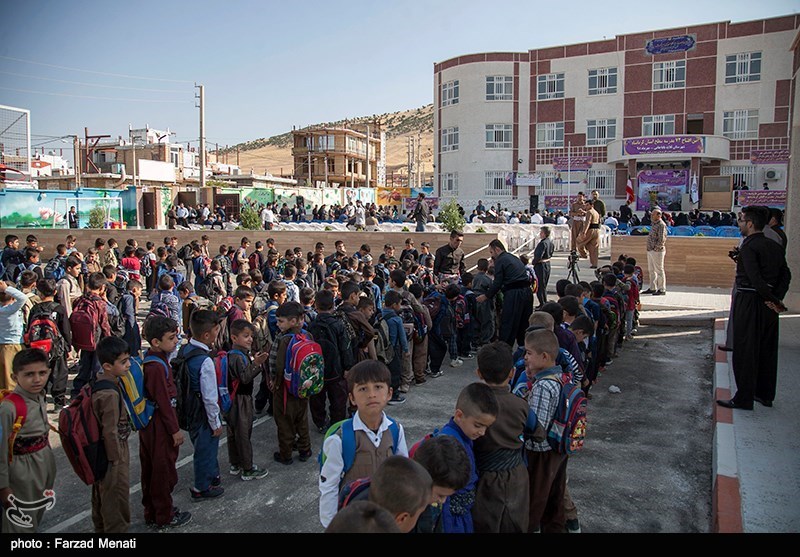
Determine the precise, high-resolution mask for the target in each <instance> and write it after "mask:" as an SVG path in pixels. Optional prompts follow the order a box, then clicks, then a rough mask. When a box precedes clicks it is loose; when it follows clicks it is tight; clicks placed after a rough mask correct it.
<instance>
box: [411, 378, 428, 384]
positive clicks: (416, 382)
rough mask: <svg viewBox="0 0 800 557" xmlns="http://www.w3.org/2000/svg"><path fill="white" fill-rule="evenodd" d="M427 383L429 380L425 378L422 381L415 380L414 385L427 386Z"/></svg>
mask: <svg viewBox="0 0 800 557" xmlns="http://www.w3.org/2000/svg"><path fill="white" fill-rule="evenodd" d="M427 382H428V380H427V379H425V378H424V377H423V378H422V379H415V380H414V384H415V385H424V384H425V383H427Z"/></svg>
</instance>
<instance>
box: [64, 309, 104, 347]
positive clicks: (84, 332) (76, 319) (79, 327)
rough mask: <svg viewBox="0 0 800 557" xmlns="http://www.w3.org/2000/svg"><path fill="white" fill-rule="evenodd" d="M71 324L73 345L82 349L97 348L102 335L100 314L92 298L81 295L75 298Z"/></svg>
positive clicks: (70, 317) (70, 318)
mask: <svg viewBox="0 0 800 557" xmlns="http://www.w3.org/2000/svg"><path fill="white" fill-rule="evenodd" d="M69 326H70V328H71V329H72V346H74V347H75V348H78V349H80V350H88V351H94V350H95V347H96V346H97V341H98V340H99V338H98V337H99V336H100V315H99V311H98V309H97V306H96V305H95V304H94V302H93V301H92V300H91V299H89V298H87V297H86V296H81V297H80V298H78V299H77V300H75V305H74V306H73V307H72V314H70V316H69Z"/></svg>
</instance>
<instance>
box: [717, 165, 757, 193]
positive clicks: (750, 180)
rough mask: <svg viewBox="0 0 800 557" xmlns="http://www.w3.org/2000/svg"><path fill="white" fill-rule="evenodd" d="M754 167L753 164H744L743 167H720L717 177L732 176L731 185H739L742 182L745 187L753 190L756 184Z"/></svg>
mask: <svg viewBox="0 0 800 557" xmlns="http://www.w3.org/2000/svg"><path fill="white" fill-rule="evenodd" d="M756 169H757V167H756V165H754V164H744V165H737V166H720V167H719V175H720V176H733V185H734V186H736V185H739V186H740V185H741V183H742V182H743V181H744V183H745V185H747V187H748V188H750V189H755V187H756V186H757V182H756Z"/></svg>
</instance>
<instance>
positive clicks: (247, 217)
mask: <svg viewBox="0 0 800 557" xmlns="http://www.w3.org/2000/svg"><path fill="white" fill-rule="evenodd" d="M239 216H240V219H241V223H240V224H239V227H240V228H243V229H244V230H261V217H260V216H259V214H258V211H256V210H255V209H253V208H252V207H250V206H247V207H244V208H243V209H242V212H241V213H240V215H239Z"/></svg>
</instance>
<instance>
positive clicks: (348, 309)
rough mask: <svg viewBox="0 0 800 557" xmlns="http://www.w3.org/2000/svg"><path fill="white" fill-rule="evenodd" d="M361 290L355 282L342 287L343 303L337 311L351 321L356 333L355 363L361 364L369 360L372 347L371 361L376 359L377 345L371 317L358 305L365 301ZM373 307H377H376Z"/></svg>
mask: <svg viewBox="0 0 800 557" xmlns="http://www.w3.org/2000/svg"><path fill="white" fill-rule="evenodd" d="M360 293H361V289H360V288H359V286H358V284H357V283H355V282H353V281H348V282H346V283H344V284H343V285H342V303H341V304H340V305H339V307H338V308H337V309H336V313H337V314H339V315H341V316H342V317H343V318H345V319H348V320H349V321H350V325H351V326H352V327H353V330H354V331H355V333H356V338H355V341H353V342H352V343H351V345H350V348H351V350H352V352H353V361H355V362H360V361H362V360H365V359H367V358H368V354H369V348H370V346H371V347H372V354H373V355H372V356H371V359H374V358H375V356H374V352H375V345H374V343H373V338H374V337H375V329H373V328H372V325H370V324H369V319H370V317H371V316H370V317H367V316H365V315H364V314H363V313H362V312H360V311H358V304H359V302H360V301H361V300H362V299H363V300H366V298H361V296H360ZM372 307H375V306H374V305H373V306H372Z"/></svg>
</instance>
